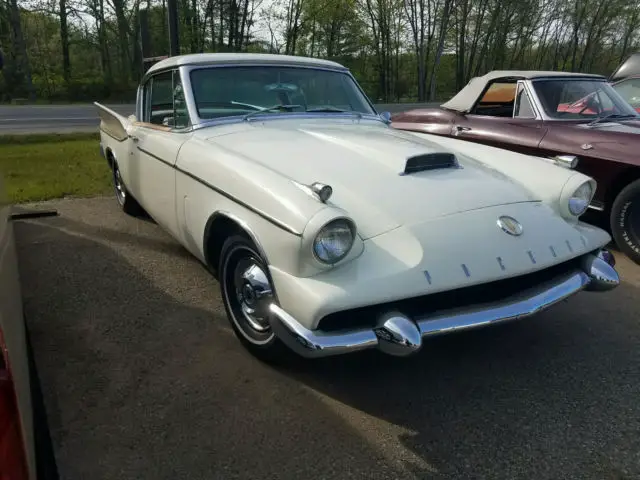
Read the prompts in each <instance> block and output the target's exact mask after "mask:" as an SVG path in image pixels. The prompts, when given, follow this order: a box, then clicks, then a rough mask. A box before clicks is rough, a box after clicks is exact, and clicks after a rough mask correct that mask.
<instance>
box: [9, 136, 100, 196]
mask: <svg viewBox="0 0 640 480" xmlns="http://www.w3.org/2000/svg"><path fill="white" fill-rule="evenodd" d="M0 174H1V175H2V176H3V178H4V185H5V188H6V190H7V196H8V199H9V201H11V202H12V203H20V202H32V201H42V200H49V199H52V198H61V197H65V196H92V195H99V194H105V193H109V192H110V191H111V177H110V175H109V167H108V166H107V162H106V161H105V160H104V159H103V158H102V157H101V156H100V142H99V135H98V134H96V133H79V134H65V135H3V136H0Z"/></svg>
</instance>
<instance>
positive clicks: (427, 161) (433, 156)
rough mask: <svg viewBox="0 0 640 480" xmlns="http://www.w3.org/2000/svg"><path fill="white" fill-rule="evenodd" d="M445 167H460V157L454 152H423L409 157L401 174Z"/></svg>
mask: <svg viewBox="0 0 640 480" xmlns="http://www.w3.org/2000/svg"><path fill="white" fill-rule="evenodd" d="M444 168H460V164H459V163H458V159H457V158H456V156H455V155H454V154H453V153H447V152H436V153H423V154H420V155H414V156H413V157H409V158H407V163H406V164H405V166H404V171H403V172H400V175H411V174H412V173H418V172H422V171H424V170H440V169H444Z"/></svg>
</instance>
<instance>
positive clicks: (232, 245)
mask: <svg viewBox="0 0 640 480" xmlns="http://www.w3.org/2000/svg"><path fill="white" fill-rule="evenodd" d="M218 273H219V275H218V278H219V281H220V291H221V294H222V301H223V303H224V306H225V310H226V312H227V316H228V318H229V321H230V323H231V327H232V328H233V331H234V333H235V335H236V337H237V338H238V339H239V340H240V342H242V344H243V346H244V347H245V348H246V349H247V350H249V352H250V353H251V354H253V355H254V356H256V357H257V358H259V359H260V360H263V361H266V362H269V363H278V362H280V361H282V360H287V359H289V358H290V357H291V356H292V352H291V351H290V350H289V349H288V348H287V347H286V346H285V345H284V344H283V343H282V342H281V341H280V340H279V339H278V338H277V337H276V335H275V334H274V333H273V330H271V326H270V323H269V316H270V315H271V313H270V312H269V305H271V303H273V302H275V301H276V300H275V293H274V288H273V284H272V283H271V278H270V276H269V273H268V269H267V265H266V262H265V260H264V259H263V258H262V255H260V253H259V252H258V250H257V248H256V247H255V246H254V245H253V242H251V241H250V240H249V239H248V238H246V237H245V236H242V235H234V236H232V237H229V238H228V239H227V240H226V241H225V242H224V245H223V246H222V251H221V255H220V265H219V268H218Z"/></svg>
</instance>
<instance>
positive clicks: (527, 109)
mask: <svg viewBox="0 0 640 480" xmlns="http://www.w3.org/2000/svg"><path fill="white" fill-rule="evenodd" d="M513 116H514V118H536V114H535V112H534V110H533V106H532V105H531V100H530V99H529V95H528V94H527V91H526V90H525V88H524V85H522V84H519V85H518V93H517V95H516V103H515V107H514V109H513Z"/></svg>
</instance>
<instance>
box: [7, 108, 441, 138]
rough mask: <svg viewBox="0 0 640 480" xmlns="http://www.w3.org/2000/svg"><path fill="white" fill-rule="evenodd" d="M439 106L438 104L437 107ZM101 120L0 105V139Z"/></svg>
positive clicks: (89, 112) (88, 112)
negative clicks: (7, 135) (6, 136)
mask: <svg viewBox="0 0 640 480" xmlns="http://www.w3.org/2000/svg"><path fill="white" fill-rule="evenodd" d="M428 105H434V104H424V103H423V104H417V103H413V104H384V105H377V106H376V108H377V109H378V111H380V112H383V111H390V112H398V111H402V110H408V109H410V108H416V107H420V106H428ZM435 105H437V104H435ZM108 106H109V107H111V108H112V109H114V110H115V111H116V112H118V113H120V114H122V115H125V116H128V115H131V114H133V113H134V106H133V105H108ZM99 124H100V120H99V119H98V114H97V110H96V107H95V106H93V105H90V104H88V105H43V106H31V105H28V106H8V105H0V135H2V134H5V135H6V134H22V133H69V132H92V131H96V130H97V128H98V125H99Z"/></svg>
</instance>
